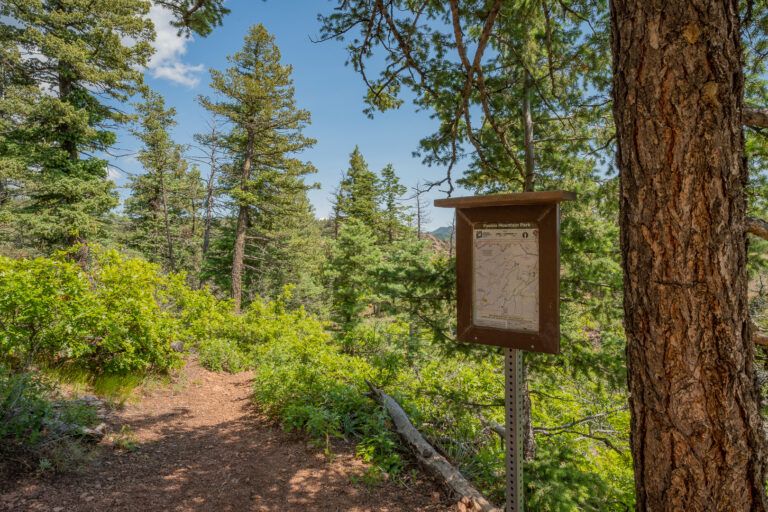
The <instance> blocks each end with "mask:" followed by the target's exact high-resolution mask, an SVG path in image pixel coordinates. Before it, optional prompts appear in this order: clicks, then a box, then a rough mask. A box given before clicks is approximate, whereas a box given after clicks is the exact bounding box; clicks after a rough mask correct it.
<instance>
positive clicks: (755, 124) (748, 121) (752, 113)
mask: <svg viewBox="0 0 768 512" xmlns="http://www.w3.org/2000/svg"><path fill="white" fill-rule="evenodd" d="M742 122H743V123H744V125H746V126H749V127H750V128H768V109H756V108H745V109H744V111H743V112H742Z"/></svg>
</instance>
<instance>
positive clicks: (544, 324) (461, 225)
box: [435, 191, 575, 354]
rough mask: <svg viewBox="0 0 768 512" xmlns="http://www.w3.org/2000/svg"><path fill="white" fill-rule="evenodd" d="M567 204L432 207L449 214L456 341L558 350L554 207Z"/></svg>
mask: <svg viewBox="0 0 768 512" xmlns="http://www.w3.org/2000/svg"><path fill="white" fill-rule="evenodd" d="M574 198H575V195H574V194H573V193H572V192H561V191H554V192H523V193H518V194H497V195H489V196H476V197H459V198H450V199H438V200H437V201H435V206H439V207H451V208H456V283H457V309H458V318H457V335H458V338H459V340H461V341H466V342H470V343H483V344H488V345H500V346H502V347H507V348H516V349H522V350H528V351H531V352H547V353H551V354H557V353H558V352H559V351H560V233H559V216H560V208H559V203H560V202H561V201H567V200H571V199H574Z"/></svg>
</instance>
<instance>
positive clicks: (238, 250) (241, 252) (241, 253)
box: [232, 133, 254, 313]
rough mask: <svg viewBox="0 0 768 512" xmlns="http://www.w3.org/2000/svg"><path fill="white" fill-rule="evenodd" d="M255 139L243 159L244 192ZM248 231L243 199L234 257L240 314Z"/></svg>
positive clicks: (234, 288)
mask: <svg viewBox="0 0 768 512" xmlns="http://www.w3.org/2000/svg"><path fill="white" fill-rule="evenodd" d="M253 139H254V137H253V134H252V133H249V134H248V142H247V143H246V148H245V158H243V167H242V174H241V176H240V188H241V190H243V191H245V190H247V188H248V181H249V180H250V179H251V162H252V160H253V142H254V140H253ZM247 229H248V205H247V204H245V203H244V202H243V201H242V199H241V200H240V207H239V211H238V214H237V227H236V228H235V247H234V250H233V255H232V299H233V300H234V303H235V311H236V312H238V313H239V312H240V305H241V302H242V299H243V260H244V259H245V234H246V231H247Z"/></svg>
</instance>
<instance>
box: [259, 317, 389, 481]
mask: <svg viewBox="0 0 768 512" xmlns="http://www.w3.org/2000/svg"><path fill="white" fill-rule="evenodd" d="M259 308H260V311H261V312H262V313H264V312H265V311H267V312H269V313H268V314H265V315H264V319H263V321H264V322H267V321H269V322H272V323H273V324H274V326H276V327H277V326H282V327H281V328H278V329H274V330H273V331H272V334H271V336H270V339H269V340H268V341H266V342H264V343H263V344H260V345H257V346H256V348H255V351H254V361H255V366H256V375H255V377H254V399H255V400H256V402H257V403H258V404H259V405H260V406H261V407H262V408H263V409H264V410H265V411H266V412H267V413H268V414H270V415H272V416H273V417H276V418H279V419H280V420H281V421H282V423H283V425H284V426H285V427H286V428H287V429H289V430H303V431H305V432H306V433H307V434H308V435H309V436H310V437H311V438H312V439H313V440H315V441H316V442H318V443H321V444H324V445H325V447H326V449H330V439H332V438H334V437H337V438H338V437H346V438H352V439H355V440H356V441H357V443H358V453H359V454H360V455H361V456H362V457H363V458H364V459H365V460H367V461H369V462H372V463H374V464H376V465H377V466H378V467H380V468H381V469H382V470H383V471H385V472H387V473H390V474H391V473H397V472H398V471H399V470H400V469H401V468H402V459H401V458H400V454H399V451H398V447H399V444H398V442H397V439H396V437H395V434H394V433H392V432H391V431H390V430H389V429H388V428H387V419H386V416H385V414H384V413H383V412H382V411H381V409H380V408H379V407H378V406H377V405H376V404H375V403H374V402H373V401H372V400H371V399H370V398H368V397H367V396H366V392H367V390H368V387H367V384H366V380H369V379H370V380H375V378H376V376H377V370H376V369H375V368H374V367H372V366H371V365H370V364H368V363H367V362H366V361H365V360H363V359H362V358H360V357H357V356H352V355H348V354H344V353H342V352H341V350H340V349H339V347H338V346H337V345H336V344H335V343H334V342H333V341H332V340H331V338H330V337H329V336H328V334H326V333H325V331H324V330H323V324H322V323H321V322H318V321H317V320H314V319H312V318H311V317H308V316H307V315H306V314H304V313H303V312H302V311H295V312H285V311H282V312H281V311H279V308H275V307H274V306H273V305H261V306H259ZM253 314H256V313H253ZM267 319H268V320H267ZM267 330H268V331H269V329H267Z"/></svg>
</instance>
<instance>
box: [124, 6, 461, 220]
mask: <svg viewBox="0 0 768 512" xmlns="http://www.w3.org/2000/svg"><path fill="white" fill-rule="evenodd" d="M333 4H334V3H332V2H324V1H317V0H314V1H312V0H283V1H279V0H268V1H266V2H263V1H260V0H229V1H228V2H227V6H228V7H229V8H230V9H231V10H232V13H231V14H230V15H229V16H227V17H226V18H225V20H224V26H223V27H219V28H218V29H216V30H215V31H214V33H212V34H211V35H210V36H208V37H207V38H200V37H195V38H193V39H192V40H184V39H180V38H178V37H177V36H176V33H175V29H172V28H170V27H169V26H168V25H167V16H165V14H164V13H163V12H161V11H158V10H155V11H154V12H153V15H152V17H153V19H154V20H155V23H156V25H157V30H158V39H157V41H156V48H157V54H156V56H155V58H154V60H153V62H152V64H151V65H150V68H149V69H148V70H147V73H146V75H147V83H148V84H149V85H150V86H151V87H152V88H153V89H155V90H156V91H158V92H160V93H161V94H163V96H164V97H165V98H166V102H167V104H168V105H169V106H173V107H175V108H176V110H177V120H178V126H177V127H176V129H175V131H174V138H175V139H176V140H177V142H179V143H182V144H188V143H191V142H192V136H193V134H194V133H196V132H200V131H205V123H206V119H207V118H208V117H207V114H206V112H205V111H204V110H203V109H202V108H201V107H200V106H199V105H198V104H197V103H196V98H197V97H198V95H200V94H209V93H210V90H209V89H208V87H207V82H208V69H210V68H218V69H223V68H225V67H226V64H227V62H226V56H227V55H229V54H232V53H234V52H235V51H237V50H239V49H240V47H241V46H242V42H243V37H244V36H245V34H246V32H247V30H248V28H249V27H250V26H251V25H253V24H256V23H262V24H263V25H264V26H265V27H266V28H267V30H269V31H270V32H271V33H273V34H274V35H275V37H276V40H277V44H278V46H279V48H280V50H281V52H282V57H283V62H284V63H288V64H291V65H293V68H294V73H293V78H294V83H295V87H296V100H297V104H298V106H299V107H300V108H304V109H307V110H309V111H310V112H311V113H312V124H311V126H310V127H309V128H308V130H307V131H306V134H307V135H309V136H311V137H313V138H315V139H317V144H316V145H315V147H314V148H312V149H311V150H308V151H306V152H304V153H303V154H302V155H303V158H305V159H306V160H309V161H311V162H312V163H313V164H314V165H315V167H317V169H318V173H317V174H316V175H314V176H313V177H312V178H314V180H315V181H317V182H318V183H319V184H320V187H321V188H320V189H319V190H313V191H311V192H310V199H311V201H312V203H313V204H314V206H315V209H316V213H317V215H318V217H326V216H328V213H329V198H330V194H331V193H332V192H333V190H334V188H335V187H336V186H337V184H338V182H339V179H340V177H341V173H342V171H343V170H344V169H346V168H347V164H348V158H349V153H350V152H351V151H352V149H353V148H354V146H355V145H358V146H359V147H360V150H361V151H362V153H363V155H364V156H365V158H366V160H367V161H368V164H369V166H370V168H371V169H373V170H377V171H378V170H380V169H381V168H383V167H384V166H385V165H386V164H388V163H392V164H393V165H394V166H395V169H396V170H397V173H398V175H399V176H400V178H401V180H402V181H403V183H404V184H405V185H406V186H408V187H412V186H415V184H416V182H417V180H422V181H425V180H431V179H435V178H440V177H442V175H443V173H444V169H441V168H428V167H426V166H424V165H423V164H422V163H421V162H420V159H418V158H415V157H413V156H412V152H413V151H414V150H415V149H416V147H417V144H418V141H419V139H420V138H422V137H423V136H425V135H427V134H429V133H432V132H433V131H434V129H435V126H436V124H435V122H434V121H433V120H431V119H430V118H429V114H428V113H426V112H416V111H415V110H414V108H413V107H412V106H411V105H410V104H407V103H406V104H405V105H403V107H401V109H400V110H397V111H391V112H387V113H384V114H377V115H376V116H375V118H374V119H372V120H371V119H368V118H367V117H366V116H365V115H364V114H363V112H362V110H363V106H364V105H363V101H362V97H363V94H364V92H365V88H364V86H363V83H362V80H361V79H360V77H359V75H358V74H357V73H355V71H354V70H353V69H352V67H350V66H346V65H345V62H346V60H347V54H346V51H345V49H344V43H342V42H339V41H327V42H323V43H313V42H312V41H311V40H310V38H314V39H317V36H318V29H319V22H318V21H317V15H318V13H319V12H320V11H326V12H327V11H328V10H329V9H330V8H331V7H332V5H333ZM120 145H121V147H123V148H124V149H131V150H135V149H136V148H137V144H136V142H135V141H132V140H130V138H128V137H125V138H124V139H123V141H122V143H121V144H120ZM116 163H118V165H119V166H120V167H121V168H122V169H124V170H125V171H128V172H131V173H140V172H141V166H140V165H139V164H138V162H136V160H135V159H132V158H127V159H122V160H121V161H119V162H116ZM115 177H116V178H117V179H116V181H117V182H118V184H119V185H124V184H125V178H124V176H122V177H121V176H120V175H119V174H117V175H115ZM122 193H123V194H125V191H124V190H123V192H122ZM436 197H441V194H440V193H438V192H437V191H435V193H432V194H431V195H430V198H431V199H434V198H436ZM452 215H453V212H452V211H450V210H445V209H435V208H433V209H432V210H431V211H430V217H431V223H430V224H429V227H430V228H436V227H439V226H445V225H448V224H450V222H451V217H452Z"/></svg>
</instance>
